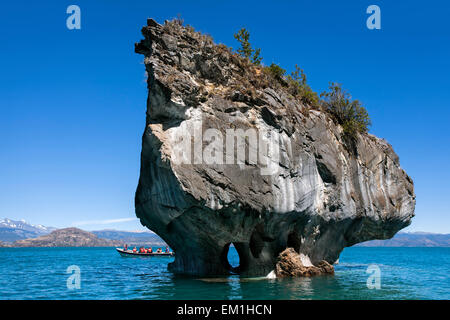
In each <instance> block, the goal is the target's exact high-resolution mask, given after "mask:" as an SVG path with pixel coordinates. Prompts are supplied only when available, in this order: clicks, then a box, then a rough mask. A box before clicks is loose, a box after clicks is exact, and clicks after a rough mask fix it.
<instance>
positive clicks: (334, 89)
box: [321, 83, 371, 138]
mask: <svg viewBox="0 0 450 320" xmlns="http://www.w3.org/2000/svg"><path fill="white" fill-rule="evenodd" d="M329 89H330V91H329V92H324V93H322V94H321V97H323V100H322V105H323V107H324V108H325V110H326V111H327V112H329V113H330V114H331V115H332V116H333V118H334V119H335V120H336V121H337V122H338V123H339V124H340V125H341V126H342V128H343V129H344V133H345V135H347V136H348V137H351V138H355V137H356V134H357V133H358V132H359V133H367V131H368V130H369V126H370V124H371V121H370V117H369V114H368V112H367V110H366V108H364V107H363V106H362V105H361V102H359V101H358V100H352V97H351V95H350V94H349V93H348V92H347V91H346V90H344V89H342V86H341V84H339V83H330V87H329Z"/></svg>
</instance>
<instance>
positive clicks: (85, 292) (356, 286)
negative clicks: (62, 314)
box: [0, 247, 450, 299]
mask: <svg viewBox="0 0 450 320" xmlns="http://www.w3.org/2000/svg"><path fill="white" fill-rule="evenodd" d="M172 260H173V258H166V257H144V258H142V257H131V258H129V257H128V258H126V257H121V256H120V255H119V254H118V253H117V252H116V251H115V249H114V248H0V275H1V276H0V299H450V277H449V273H450V248H363V247H354V248H346V249H345V250H344V251H343V253H342V254H341V257H340V263H339V264H338V265H336V266H335V270H336V274H335V275H334V276H320V277H315V278H298V279H243V278H241V279H240V278H239V276H235V275H233V276H229V277H225V278H220V279H199V278H197V277H181V276H175V275H173V274H172V273H170V272H169V271H167V263H168V262H170V261H172ZM229 260H230V262H231V263H232V264H237V263H238V256H237V254H236V252H235V251H234V248H231V249H230V256H229ZM372 264H376V265H377V266H378V267H379V270H380V272H381V274H380V284H381V288H380V289H369V288H368V287H367V284H366V282H367V279H368V277H369V276H370V274H369V273H366V270H367V268H368V267H369V265H372ZM71 265H76V266H78V267H79V268H80V282H79V283H80V289H76V288H75V289H68V288H67V279H68V277H69V276H70V274H68V273H66V271H67V268H68V267H69V266H71Z"/></svg>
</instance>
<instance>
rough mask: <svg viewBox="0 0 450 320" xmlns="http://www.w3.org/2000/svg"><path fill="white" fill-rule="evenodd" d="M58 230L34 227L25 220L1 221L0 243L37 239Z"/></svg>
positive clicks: (39, 225)
mask: <svg viewBox="0 0 450 320" xmlns="http://www.w3.org/2000/svg"><path fill="white" fill-rule="evenodd" d="M53 230H56V228H52V227H46V226H43V225H41V224H38V225H33V224H31V223H28V222H26V221H25V220H23V219H22V220H19V221H16V220H11V219H8V218H3V219H0V241H5V242H12V241H16V240H21V239H28V238H36V237H39V236H42V235H44V234H47V233H50V232H52V231H53Z"/></svg>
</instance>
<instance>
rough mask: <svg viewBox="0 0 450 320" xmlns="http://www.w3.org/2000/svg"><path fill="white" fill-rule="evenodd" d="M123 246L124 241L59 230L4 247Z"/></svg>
mask: <svg viewBox="0 0 450 320" xmlns="http://www.w3.org/2000/svg"><path fill="white" fill-rule="evenodd" d="M121 245H122V241H120V240H109V239H101V238H99V237H97V236H96V235H95V234H93V233H91V232H87V231H84V230H81V229H78V228H65V229H58V230H54V231H52V232H50V233H49V234H46V235H43V236H40V237H37V238H34V239H24V240H17V241H14V242H13V243H8V244H5V243H3V246H10V247H113V246H121Z"/></svg>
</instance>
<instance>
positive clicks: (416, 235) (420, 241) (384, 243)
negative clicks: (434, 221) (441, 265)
mask: <svg viewBox="0 0 450 320" xmlns="http://www.w3.org/2000/svg"><path fill="white" fill-rule="evenodd" d="M355 247H450V234H439V233H427V232H411V233H410V232H408V233H406V232H399V233H397V234H396V235H395V236H394V237H393V238H392V239H389V240H371V241H366V242H362V243H358V244H357V245H355Z"/></svg>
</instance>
